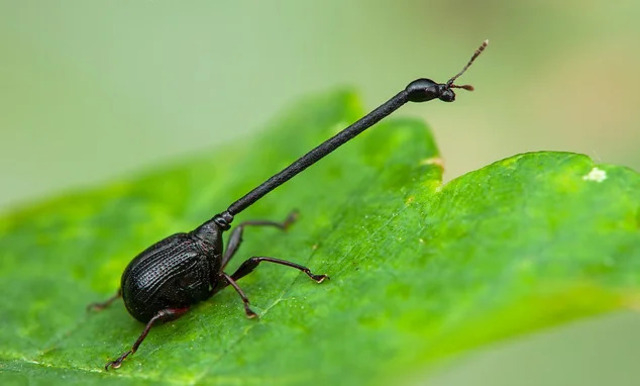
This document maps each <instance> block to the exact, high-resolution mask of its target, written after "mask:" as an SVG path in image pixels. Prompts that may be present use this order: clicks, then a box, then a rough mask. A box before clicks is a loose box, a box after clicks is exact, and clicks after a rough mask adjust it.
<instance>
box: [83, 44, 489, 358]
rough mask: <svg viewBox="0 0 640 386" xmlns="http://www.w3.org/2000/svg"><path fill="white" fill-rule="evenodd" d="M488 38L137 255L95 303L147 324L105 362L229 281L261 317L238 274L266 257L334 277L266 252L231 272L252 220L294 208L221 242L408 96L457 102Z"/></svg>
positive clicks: (415, 99)
mask: <svg viewBox="0 0 640 386" xmlns="http://www.w3.org/2000/svg"><path fill="white" fill-rule="evenodd" d="M487 44H488V41H486V40H485V41H484V42H483V43H482V45H481V46H480V47H479V48H478V49H477V50H476V52H475V53H474V54H473V56H472V57H471V60H469V62H468V63H467V65H466V66H465V67H464V68H463V69H462V71H460V72H459V73H458V74H457V75H455V76H454V77H453V78H451V79H449V80H448V81H447V82H446V83H436V82H434V81H432V80H430V79H417V80H415V81H413V82H411V83H409V85H408V86H407V87H406V88H405V89H404V90H402V91H400V92H399V93H398V94H396V95H395V96H394V97H393V98H391V99H389V100H388V101H387V102H385V103H383V104H382V105H381V106H379V107H378V108H376V109H375V110H373V111H372V112H370V113H369V114H367V115H365V116H364V117H363V118H361V119H360V120H358V121H357V122H355V123H354V124H352V125H351V126H349V127H347V128H346V129H344V130H343V131H341V132H340V133H338V134H336V135H335V136H334V137H332V138H330V139H328V140H327V141H325V142H323V143H322V144H320V145H319V146H318V147H316V148H315V149H313V150H311V151H310V152H308V153H307V154H305V155H304V156H302V157H301V158H300V159H298V160H297V161H295V162H294V163H292V164H291V165H289V166H288V167H286V168H285V169H284V170H282V171H281V172H280V173H278V174H276V175H274V176H273V177H271V178H269V179H268V180H267V181H265V182H264V183H263V184H261V185H260V186H258V187H257V188H255V189H253V190H252V191H251V192H249V193H247V194H246V195H245V196H244V197H242V198H240V199H239V200H238V201H236V202H234V203H233V204H231V205H230V206H229V207H228V208H227V210H225V211H224V212H222V213H219V214H216V215H215V216H213V218H211V219H210V220H209V221H207V222H205V223H204V224H202V225H200V226H199V227H197V228H196V229H195V230H193V231H191V232H189V233H178V234H175V235H172V236H169V237H167V238H166V239H164V240H161V241H159V242H158V243H156V244H154V245H152V246H150V247H149V248H147V249H146V250H145V251H143V252H142V253H140V254H139V255H138V256H136V257H135V258H134V259H133V260H132V261H131V262H130V263H129V265H128V266H127V268H126V269H125V271H124V273H123V274H122V280H121V285H120V289H119V290H118V292H117V293H116V295H115V296H113V297H112V298H110V299H108V300H107V301H105V302H102V303H93V304H90V305H89V307H88V308H90V309H96V310H101V309H104V308H105V307H107V306H108V305H110V304H111V303H112V302H113V301H114V300H116V299H118V298H119V297H120V296H122V298H123V300H124V304H125V306H126V307H127V311H129V313H130V314H131V315H132V316H133V317H134V318H136V319H138V320H139V321H141V322H142V323H146V326H145V328H144V331H143V332H142V334H140V336H139V337H138V339H137V340H136V341H135V343H134V344H133V346H132V347H131V349H130V350H128V351H126V352H124V353H123V354H122V355H120V357H118V359H116V360H114V361H110V362H108V363H107V364H106V365H105V369H106V370H108V369H109V367H112V368H118V367H120V365H121V364H122V361H123V360H124V359H125V358H127V357H128V356H129V355H131V354H133V353H134V352H136V350H137V349H138V347H139V346H140V344H141V343H142V341H143V340H144V338H145V337H146V336H147V334H148V333H149V330H150V329H151V327H153V325H154V324H155V323H157V322H164V321H167V320H172V319H176V318H178V317H180V316H182V315H183V314H184V313H185V312H187V311H188V310H189V307H190V306H191V305H193V304H196V303H198V302H200V301H203V300H206V299H209V298H210V297H211V296H212V295H213V294H215V293H216V292H219V291H220V290H222V289H223V288H225V287H226V286H227V285H231V286H232V287H233V288H234V289H235V291H236V292H237V293H238V295H240V298H241V299H242V301H243V303H244V309H245V312H246V314H247V316H248V317H249V318H254V317H256V316H257V315H256V313H255V312H253V311H252V310H251V308H249V299H248V298H247V296H246V295H245V294H244V292H243V291H242V289H241V288H240V287H239V286H238V284H237V281H238V280H239V279H241V278H243V277H244V276H246V275H247V274H249V273H250V272H251V271H253V270H254V269H255V268H256V267H257V266H258V264H260V262H263V261H265V262H270V263H275V264H280V265H284V266H287V267H291V268H295V269H298V270H300V271H302V272H304V273H305V274H306V275H307V276H309V277H310V278H311V279H313V280H315V281H316V282H318V283H322V282H323V281H324V280H325V279H328V278H329V277H328V276H327V275H315V274H313V273H312V272H311V271H310V270H309V268H307V267H304V266H302V265H299V264H295V263H292V262H289V261H285V260H280V259H276V258H273V257H265V256H254V257H252V258H250V259H248V260H246V261H245V262H244V263H242V265H240V267H239V268H238V269H237V270H236V271H235V272H234V273H233V274H232V275H228V274H226V273H225V272H224V269H225V267H226V265H227V263H228V262H229V260H231V258H232V257H233V255H234V254H235V252H236V251H237V249H238V247H239V246H240V243H241V241H242V233H243V231H244V228H245V227H247V226H272V227H277V228H280V229H283V230H285V229H287V228H288V227H289V225H291V224H292V223H293V222H294V221H295V217H296V213H295V212H294V213H292V214H290V215H289V217H287V219H286V220H285V221H283V222H281V223H278V222H274V221H246V222H243V223H241V224H240V225H238V226H237V227H236V228H235V229H234V230H233V231H232V232H231V236H230V237H229V245H228V246H227V249H226V250H224V249H223V247H222V233H223V232H224V231H227V230H229V229H230V228H231V222H232V221H233V218H234V216H235V215H237V214H238V213H240V212H242V211H243V210H244V209H246V208H247V207H249V206H250V205H252V204H253V203H255V202H256V201H258V200H259V199H260V198H262V197H263V196H264V195H265V194H267V193H269V192H270V191H272V190H274V189H275V188H277V187H278V186H280V185H282V184H283V183H285V182H286V181H288V180H289V179H291V178H292V177H293V176H295V175H296V174H298V173H300V172H301V171H303V170H305V169H306V168H307V167H309V166H310V165H312V164H314V163H315V162H317V161H318V160H320V159H321V158H322V157H324V156H326V155H327V154H329V153H331V152H332V151H334V150H335V149H337V148H338V147H339V146H341V145H342V144H344V143H345V142H347V141H349V140H351V139H352V138H353V137H355V136H356V135H358V134H360V133H361V132H363V131H364V130H366V129H367V128H369V127H371V126H372V125H374V124H375V123H377V122H378V121H380V120H381V119H382V118H384V117H386V116H387V115H389V114H391V113H393V112H394V111H395V110H397V109H398V108H400V106H402V105H404V104H405V103H407V102H426V101H430V100H432V99H440V100H441V101H444V102H453V101H454V100H455V93H454V92H453V90H452V89H454V88H462V89H465V90H469V91H471V90H473V87H472V86H469V85H462V86H458V85H455V84H453V82H454V81H455V80H456V79H457V78H458V77H459V76H460V75H462V74H463V73H464V72H465V71H466V70H467V68H469V66H470V65H471V63H473V61H474V60H475V59H476V58H477V57H478V55H480V53H481V52H482V51H483V50H484V49H485V48H486V47H487Z"/></svg>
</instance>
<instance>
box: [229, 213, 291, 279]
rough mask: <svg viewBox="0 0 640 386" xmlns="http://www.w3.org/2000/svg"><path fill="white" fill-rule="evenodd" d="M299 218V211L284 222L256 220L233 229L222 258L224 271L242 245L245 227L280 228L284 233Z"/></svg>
mask: <svg viewBox="0 0 640 386" xmlns="http://www.w3.org/2000/svg"><path fill="white" fill-rule="evenodd" d="M297 218H298V211H296V210H294V211H292V212H291V213H289V215H288V216H287V218H286V219H285V220H284V221H283V222H276V221H268V220H254V221H245V222H242V223H240V224H238V226H237V227H235V228H233V231H231V236H229V243H228V245H227V250H226V251H225V252H224V255H223V256H222V269H224V267H226V266H227V264H228V263H229V260H231V258H232V257H233V255H234V254H235V253H236V252H237V251H238V247H240V244H241V243H242V233H243V232H244V227H246V226H271V227H276V228H279V229H281V230H283V231H286V230H287V229H289V227H290V226H291V224H293V223H294V222H296V220H297Z"/></svg>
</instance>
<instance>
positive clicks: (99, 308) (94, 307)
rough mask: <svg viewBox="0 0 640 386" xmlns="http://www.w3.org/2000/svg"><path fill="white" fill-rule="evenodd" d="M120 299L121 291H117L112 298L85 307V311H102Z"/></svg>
mask: <svg viewBox="0 0 640 386" xmlns="http://www.w3.org/2000/svg"><path fill="white" fill-rule="evenodd" d="M121 297H122V289H118V292H116V294H115V295H113V296H112V297H110V298H109V299H107V300H105V301H104V302H96V303H91V304H89V305H87V311H92V310H93V311H102V310H104V309H105V308H107V307H109V306H110V305H111V303H113V302H115V301H116V300H118V299H120V298H121Z"/></svg>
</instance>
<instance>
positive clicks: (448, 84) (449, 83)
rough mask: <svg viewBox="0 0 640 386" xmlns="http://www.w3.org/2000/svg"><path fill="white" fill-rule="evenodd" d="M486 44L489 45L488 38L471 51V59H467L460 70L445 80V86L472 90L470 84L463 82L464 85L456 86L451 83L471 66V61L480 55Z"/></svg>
mask: <svg viewBox="0 0 640 386" xmlns="http://www.w3.org/2000/svg"><path fill="white" fill-rule="evenodd" d="M488 45H489V39H486V40H485V41H483V42H482V44H481V45H480V47H478V49H477V50H476V52H474V53H473V56H472V57H471V59H469V63H467V65H466V66H464V68H463V69H462V71H460V72H459V73H457V74H456V75H455V76H454V77H453V78H451V79H449V80H448V81H447V86H449V87H450V88H462V89H465V90H467V91H473V86H472V85H470V84H465V85H461V86H458V85H455V84H453V82H455V80H456V79H458V78H459V77H460V75H462V74H464V72H465V71H467V69H468V68H469V67H471V64H472V63H473V61H474V60H476V58H477V57H478V56H480V54H481V53H482V51H484V49H485V48H487V46H488Z"/></svg>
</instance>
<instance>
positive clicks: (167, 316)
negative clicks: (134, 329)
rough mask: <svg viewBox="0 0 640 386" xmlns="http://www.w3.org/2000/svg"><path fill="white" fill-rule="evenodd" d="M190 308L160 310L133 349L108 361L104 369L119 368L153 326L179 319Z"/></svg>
mask: <svg viewBox="0 0 640 386" xmlns="http://www.w3.org/2000/svg"><path fill="white" fill-rule="evenodd" d="M188 310H189V308H188V307H187V308H167V309H165V310H160V311H158V313H157V314H155V315H154V316H153V318H151V320H149V322H148V323H147V325H146V326H145V327H144V331H142V334H140V336H139V337H138V339H137V340H136V342H135V343H134V344H133V346H131V349H130V350H127V351H125V352H124V353H123V354H122V355H120V357H118V359H116V360H115V361H109V362H107V364H106V365H105V366H104V369H105V370H107V371H108V370H109V367H111V368H112V369H117V368H118V367H120V366H121V365H122V361H124V360H125V359H126V358H127V357H128V356H129V355H131V354H133V353H134V352H136V351H137V350H138V347H139V346H140V344H141V343H142V341H143V340H144V338H146V337H147V334H148V333H149V330H151V327H153V325H154V324H155V323H157V322H166V321H168V320H173V319H177V318H179V317H181V316H182V315H184V313H185V312H187V311H188Z"/></svg>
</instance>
